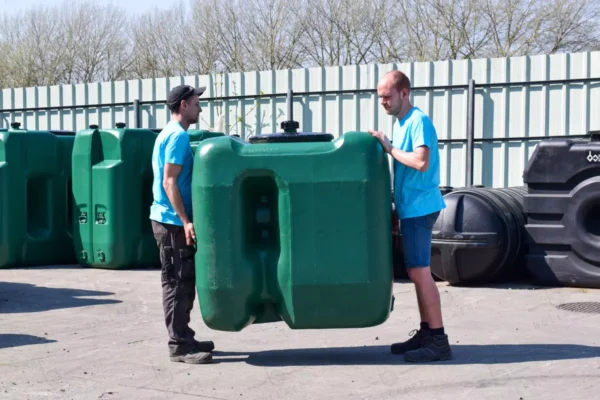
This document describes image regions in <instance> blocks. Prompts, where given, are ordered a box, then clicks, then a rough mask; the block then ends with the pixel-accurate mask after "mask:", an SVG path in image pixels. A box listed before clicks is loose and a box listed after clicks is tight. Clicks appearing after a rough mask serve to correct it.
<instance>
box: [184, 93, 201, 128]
mask: <svg viewBox="0 0 600 400" xmlns="http://www.w3.org/2000/svg"><path fill="white" fill-rule="evenodd" d="M182 106H183V107H184V109H183V110H182V111H183V113H182V114H183V117H184V118H185V119H186V120H187V121H188V122H189V123H190V125H191V124H195V123H197V122H198V120H199V119H200V112H201V111H202V109H201V108H200V99H199V98H198V96H195V95H194V96H191V97H189V98H188V99H187V100H186V101H185V102H184V103H183V104H182Z"/></svg>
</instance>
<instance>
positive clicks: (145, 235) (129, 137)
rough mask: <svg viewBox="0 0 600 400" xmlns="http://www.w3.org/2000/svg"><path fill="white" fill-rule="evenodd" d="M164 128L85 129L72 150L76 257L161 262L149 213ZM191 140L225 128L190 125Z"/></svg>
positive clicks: (113, 262) (94, 261)
mask: <svg viewBox="0 0 600 400" xmlns="http://www.w3.org/2000/svg"><path fill="white" fill-rule="evenodd" d="M159 132H160V129H128V128H125V127H123V126H120V127H118V128H117V129H109V130H101V129H97V128H94V129H86V130H83V131H80V132H78V133H77V136H76V138H75V147H74V150H73V165H75V166H76V168H74V169H73V182H74V185H73V195H74V199H75V207H74V212H75V215H74V224H73V231H74V237H75V250H76V252H77V256H78V262H79V263H80V264H82V265H86V266H90V267H96V268H107V269H123V268H136V267H159V266H160V257H159V251H158V247H157V246H156V240H155V239H154V235H153V233H152V225H151V222H150V219H149V216H150V206H151V204H152V181H153V174H152V150H153V147H154V142H155V140H156V137H157V136H158V133H159ZM188 133H189V135H190V140H191V141H200V140H205V139H207V138H211V137H215V136H222V135H223V134H222V133H218V132H207V131H198V130H190V131H189V132H188Z"/></svg>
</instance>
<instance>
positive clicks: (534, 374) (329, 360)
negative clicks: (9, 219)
mask: <svg viewBox="0 0 600 400" xmlns="http://www.w3.org/2000/svg"><path fill="white" fill-rule="evenodd" d="M439 287H440V292H441V296H442V305H443V310H444V319H445V326H446V330H447V332H448V333H449V335H450V339H451V342H452V343H453V346H454V347H453V350H454V360H452V361H448V362H443V363H434V364H407V363H405V362H404V361H403V358H402V357H401V356H393V355H391V354H390V353H389V345H390V344H391V343H392V342H394V341H398V340H405V339H406V338H408V333H409V332H410V331H411V330H412V329H413V328H415V327H417V325H418V322H419V319H418V313H417V309H416V300H415V294H414V291H413V287H412V285H411V284H410V283H407V282H397V283H395V284H394V293H395V296H396V303H395V310H394V311H393V313H392V314H391V316H390V319H389V320H388V321H387V322H386V323H385V324H383V325H380V326H378V327H374V328H369V329H352V330H315V331H292V330H290V329H288V328H287V326H286V325H285V324H284V323H274V324H265V325H253V326H250V327H248V328H246V329H244V330H243V331H242V332H239V333H225V332H218V331H211V330H209V329H207V328H206V326H204V324H203V322H202V319H201V316H200V312H199V310H198V308H197V307H198V305H197V304H196V306H195V309H194V312H193V314H192V327H193V328H194V329H195V330H196V332H197V338H198V339H205V338H208V339H212V340H214V341H215V344H216V347H217V348H216V351H215V353H214V357H215V359H216V360H218V363H215V364H211V365H186V364H180V363H172V362H170V361H169V360H168V357H167V352H166V330H165V328H164V325H163V316H162V308H161V288H160V275H159V271H158V270H144V271H106V270H94V269H83V268H80V267H62V268H58V267H54V268H30V269H14V270H0V399H85V400H90V399H107V400H113V399H236V400H237V399H264V400H269V399H273V400H275V399H277V400H282V399H345V400H346V399H377V400H384V399H426V400H436V399H486V400H491V399H503V400H504V399H512V400H521V399H522V400H530V399H593V398H598V396H599V394H598V391H599V390H600V347H599V346H600V343H599V342H600V314H594V313H582V312H573V311H565V310H562V309H560V308H558V306H560V305H562V304H565V303H574V302H598V303H599V305H600V291H598V290H585V289H573V288H560V289H553V288H534V287H530V286H525V285H520V286H519V285H512V287H511V286H510V285H504V286H496V287H493V288H457V287H449V286H446V284H444V283H439ZM588 306H590V307H592V306H594V304H589V305H588ZM597 311H600V309H597Z"/></svg>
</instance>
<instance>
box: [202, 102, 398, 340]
mask: <svg viewBox="0 0 600 400" xmlns="http://www.w3.org/2000/svg"><path fill="white" fill-rule="evenodd" d="M288 101H289V98H288ZM290 114H291V113H290V112H289V111H288V115H290ZM295 124H297V122H295V121H292V120H291V118H290V121H286V122H284V123H283V124H282V126H283V127H284V130H285V133H283V134H271V135H259V136H254V137H251V138H250V139H249V141H248V142H245V141H243V140H242V139H238V138H234V137H231V136H226V137H222V138H216V139H213V140H211V141H210V142H204V143H200V144H199V145H198V149H197V150H196V154H195V159H194V172H193V183H192V187H193V188H192V199H193V205H194V217H193V218H194V225H195V229H196V237H197V252H196V285H197V292H198V300H199V303H200V305H201V306H200V309H201V314H202V318H203V320H204V322H205V323H206V325H207V326H208V327H209V328H211V329H215V330H222V331H240V330H242V329H244V328H245V327H246V326H248V325H250V324H259V323H268V322H276V321H284V322H285V323H286V324H287V325H288V327H290V328H292V329H327V328H358V327H369V326H374V325H378V324H381V323H383V322H384V321H386V320H387V318H388V316H389V313H390V312H391V310H392V305H393V296H392V285H393V276H392V248H391V237H390V224H391V207H390V198H391V183H390V172H389V164H388V159H387V156H386V154H385V153H384V151H383V149H382V147H381V145H380V144H379V142H378V141H377V139H375V138H373V137H372V136H371V135H369V134H368V133H365V132H348V133H346V134H344V135H343V136H342V137H339V138H337V139H335V140H334V139H333V136H332V135H330V134H322V133H296V132H295V130H296V129H297V127H296V125H295ZM290 125H291V127H290Z"/></svg>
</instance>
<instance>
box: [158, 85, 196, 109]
mask: <svg viewBox="0 0 600 400" xmlns="http://www.w3.org/2000/svg"><path fill="white" fill-rule="evenodd" d="M205 91H206V86H201V87H197V88H194V87H192V86H190V85H179V86H175V87H174V88H173V89H171V92H170V93H169V96H168V97H167V105H168V106H169V108H172V107H173V106H175V105H176V104H178V103H179V102H180V101H181V100H184V99H187V98H188V97H190V96H193V95H197V96H201V95H202V94H203V93H204V92H205Z"/></svg>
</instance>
